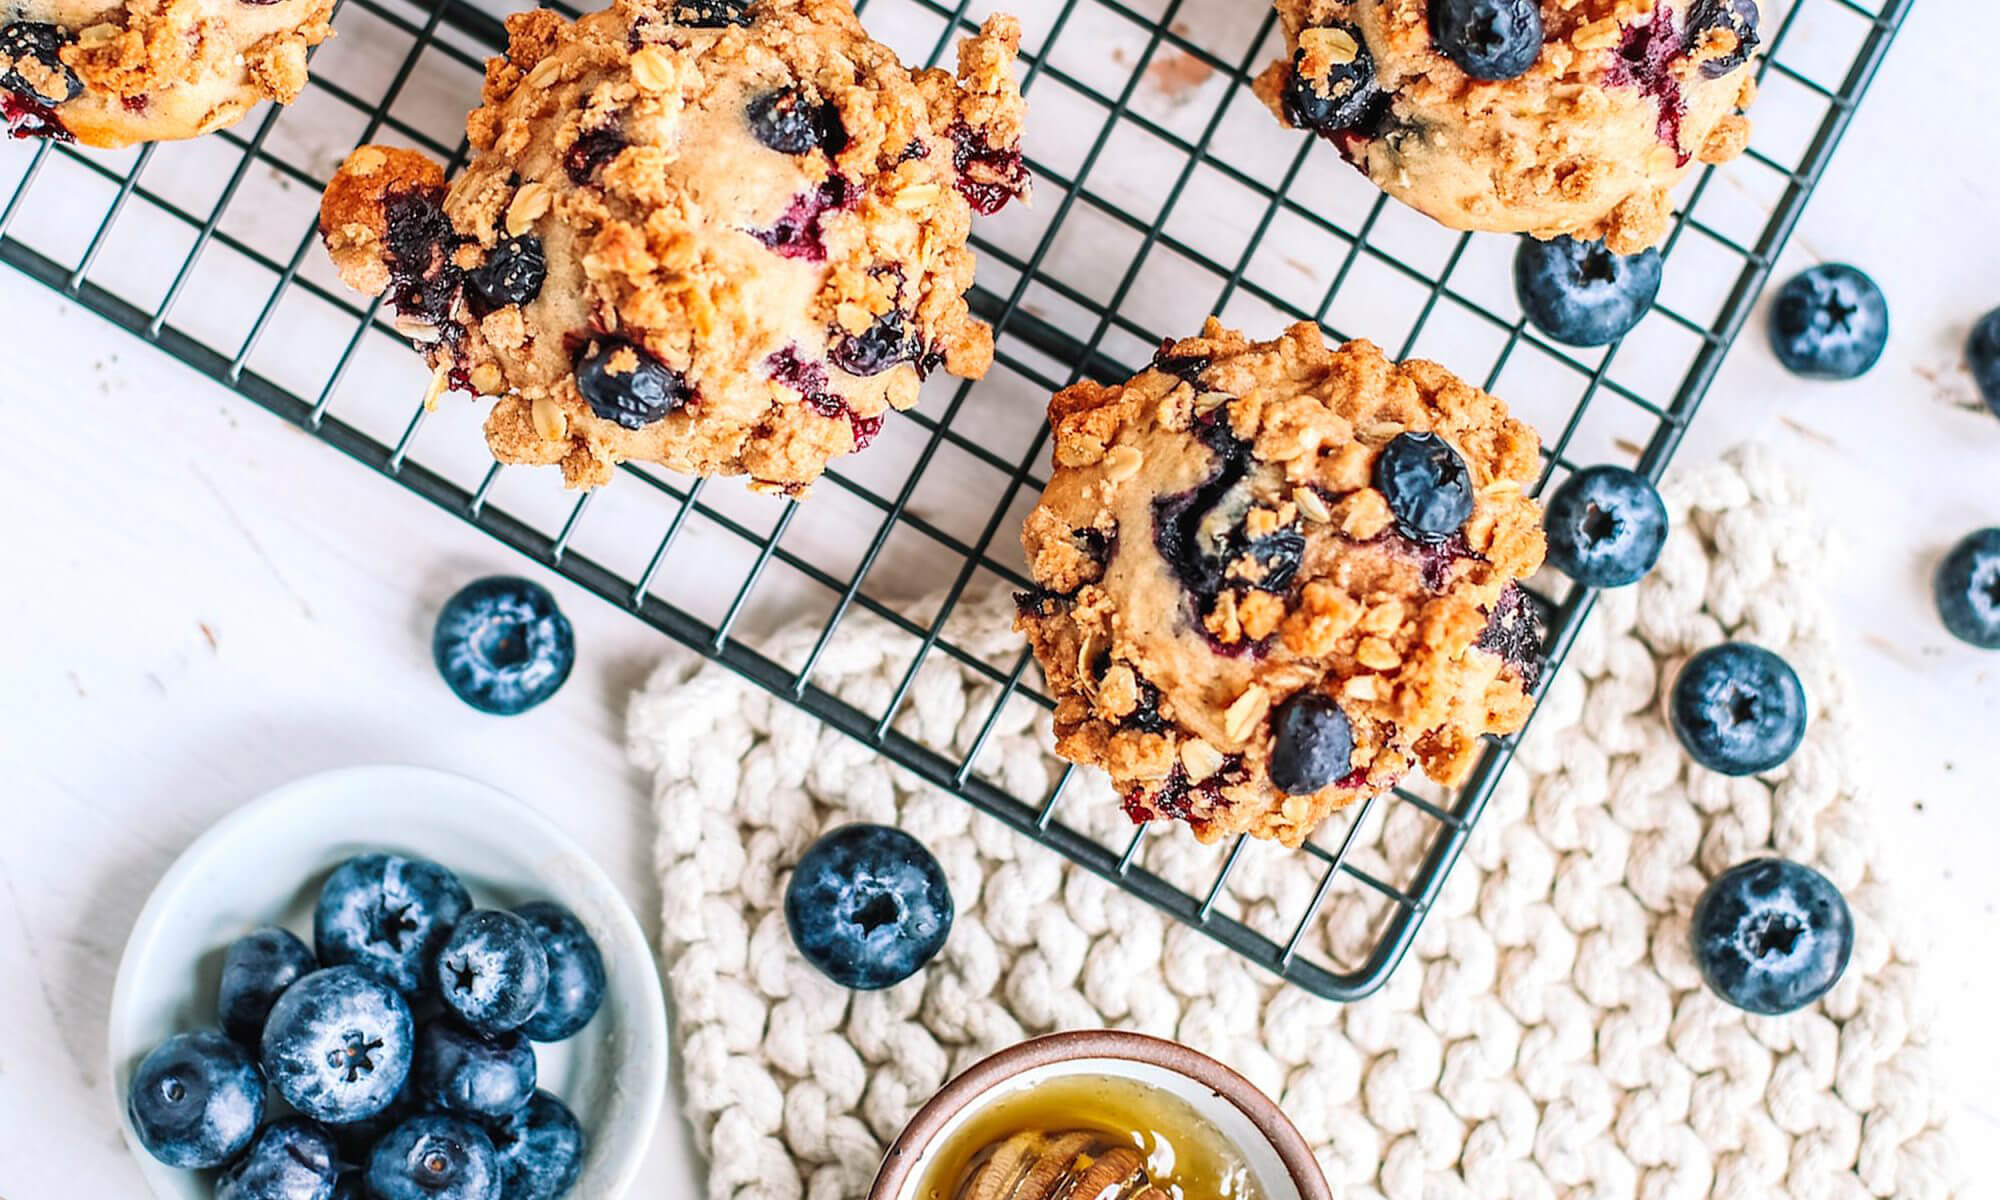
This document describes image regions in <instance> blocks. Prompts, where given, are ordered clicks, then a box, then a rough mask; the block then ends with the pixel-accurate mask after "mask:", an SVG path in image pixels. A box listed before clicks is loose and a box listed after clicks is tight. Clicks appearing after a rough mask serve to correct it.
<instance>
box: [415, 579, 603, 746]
mask: <svg viewBox="0 0 2000 1200" xmlns="http://www.w3.org/2000/svg"><path fill="white" fill-rule="evenodd" d="M431 658H432V659H433V660H434V661H435V662H436V663H437V669H438V673H439V674H441V675H443V676H444V682H445V685H446V686H447V687H449V688H451V690H452V694H453V695H455V696H457V697H458V698H459V699H460V700H463V701H465V702H466V703H467V704H470V705H471V706H472V707H474V708H476V709H478V710H479V711H480V712H483V713H491V714H492V715H494V716H496V717H512V716H518V715H519V714H521V713H524V712H526V711H528V710H529V709H531V708H533V707H535V706H536V705H537V704H540V703H541V702H542V701H544V700H547V699H548V698H549V697H550V696H553V695H555V694H556V692H557V691H558V690H559V689H561V687H562V685H563V684H564V683H565V682H567V681H568V679H569V672H570V668H571V667H573V666H575V665H576V636H575V634H574V632H573V631H572V630H571V628H570V623H569V618H568V617H565V616H564V615H563V613H562V610H561V609H559V608H557V607H556V598H555V597H554V596H551V595H550V594H549V590H548V589H547V588H545V587H543V586H542V585H541V584H539V583H535V582H532V581H530V580H526V579H521V578H518V577H516V576H512V575H492V576H488V577H487V578H485V579H477V580H474V581H473V582H471V583H468V584H466V585H465V586H464V587H463V588H460V589H459V590H458V592H457V594H455V595H454V596H452V598H451V599H449V600H447V601H445V603H444V607H443V608H441V609H439V610H438V619H437V628H436V629H435V630H434V631H433V632H432V634H431Z"/></svg>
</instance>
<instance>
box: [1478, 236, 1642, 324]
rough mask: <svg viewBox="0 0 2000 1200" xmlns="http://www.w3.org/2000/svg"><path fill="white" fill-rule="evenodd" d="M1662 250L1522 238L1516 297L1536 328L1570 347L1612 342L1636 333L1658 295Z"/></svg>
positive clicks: (1516, 257)
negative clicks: (1619, 250)
mask: <svg viewBox="0 0 2000 1200" xmlns="http://www.w3.org/2000/svg"><path fill="white" fill-rule="evenodd" d="M1660 280H1661V259H1660V252H1659V251H1658V250H1642V251H1640V252H1639V253H1637V254H1613V253H1611V251H1609V250H1607V249H1605V248H1604V243H1603V242H1581V241H1578V240H1577V239H1575V238H1573V237H1559V238H1554V239H1552V240H1550V241H1546V242H1544V241H1540V240H1538V239H1536V238H1532V237H1525V236H1524V237H1522V238H1521V241H1520V245H1519V246H1518V247H1517V248H1516V250H1515V252H1514V296H1515V298H1516V299H1517V300H1519V301H1520V302H1521V311H1522V312H1524V313H1526V314H1527V317H1528V320H1529V321H1530V322H1531V323H1533V325H1534V326H1535V328H1537V329H1539V330H1541V331H1542V332H1543V333H1545V334H1547V335H1548V336H1549V337H1551V338H1554V339H1555V340H1556V341H1558V342H1562V343H1564V344H1565V345H1569V346H1608V345H1610V344H1611V343H1612V342H1615V341H1617V340H1618V339H1619V338H1622V337H1624V336H1625V335H1626V334H1628V333H1630V332H1632V329H1633V328H1634V327H1635V326H1637V325H1638V324H1639V322H1640V321H1641V320H1642V319H1644V317H1645V315H1646V314H1647V313H1648V312H1650V311H1652V308H1653V301H1654V300H1655V299H1656V298H1657V297H1658V296H1659V294H1660Z"/></svg>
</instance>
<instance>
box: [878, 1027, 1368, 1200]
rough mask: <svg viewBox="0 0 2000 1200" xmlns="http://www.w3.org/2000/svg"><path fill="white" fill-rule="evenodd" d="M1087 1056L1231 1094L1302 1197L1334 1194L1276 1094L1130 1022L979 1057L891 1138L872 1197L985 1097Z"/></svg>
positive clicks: (903, 1178) (885, 1198) (886, 1192)
mask: <svg viewBox="0 0 2000 1200" xmlns="http://www.w3.org/2000/svg"><path fill="white" fill-rule="evenodd" d="M1084 1058H1118V1059H1124V1060H1126V1061H1128V1062H1139V1063H1147V1064H1149V1065H1152V1066H1156V1067H1163V1068H1165V1069H1167V1070H1169V1071H1173V1072H1175V1073H1177V1074H1180V1075H1183V1076H1186V1077H1187V1078H1189V1079H1192V1080H1194V1081H1195V1082H1197V1083H1200V1084H1202V1085H1204V1086H1206V1087H1208V1088H1209V1089H1211V1090H1212V1091H1213V1092H1214V1093H1215V1095H1216V1096H1218V1097H1220V1098H1221V1099H1224V1100H1227V1101H1229V1102H1230V1103H1231V1104H1232V1105H1234V1106H1235V1107H1236V1109H1237V1111H1239V1112H1241V1113H1242V1114H1243V1115H1244V1116H1245V1117H1247V1118H1248V1119H1249V1121H1250V1123H1251V1124H1253V1125H1255V1126H1256V1127H1257V1129H1258V1131H1259V1132H1261V1133H1262V1134H1263V1135H1264V1136H1265V1137H1266V1138H1268V1139H1270V1142H1271V1148H1272V1149H1273V1150H1275V1151H1276V1152H1277V1155H1278V1161H1279V1162H1281V1163H1283V1164H1284V1167H1285V1172H1286V1173H1287V1174H1288V1175H1290V1176H1291V1178H1292V1184H1293V1186H1294V1187H1296V1188H1298V1191H1299V1195H1300V1197H1301V1200H1332V1192H1331V1190H1330V1189H1329V1188H1328V1187H1327V1183H1326V1176H1325V1175H1324V1174H1323V1173H1322V1172H1321V1171H1320V1169H1319V1162H1318V1160H1316V1159H1315V1158H1313V1154H1312V1148H1311V1147H1310V1146H1308V1145H1306V1140H1305V1138H1304V1137H1302V1136H1301V1135H1300V1134H1299V1131H1298V1129H1297V1127H1296V1126H1294V1125H1293V1124H1292V1121H1291V1118H1289V1117H1287V1116H1286V1115H1285V1114H1284V1111H1283V1110H1282V1109H1280V1108H1279V1107H1278V1106H1277V1104H1276V1103H1275V1102H1274V1101H1272V1099H1271V1098H1270V1097H1269V1096H1266V1095H1265V1094H1264V1093H1263V1092H1260V1091H1258V1090H1257V1087H1256V1085H1254V1084H1252V1083H1251V1082H1250V1081H1249V1080H1247V1079H1245V1078H1243V1076H1241V1075H1239V1074H1237V1073H1236V1072H1235V1071H1233V1070H1231V1069H1230V1068H1228V1067H1227V1066H1224V1065H1223V1064H1222V1063H1220V1062H1217V1061H1216V1060H1215V1059H1213V1058H1210V1057H1209V1056H1208V1055H1206V1054H1203V1053H1201V1052H1200V1051H1199V1050H1191V1049H1189V1048H1188V1047H1186V1046H1183V1045H1181V1044H1180V1043H1178V1042H1170V1041H1167V1040H1166V1039H1164V1038H1157V1037H1153V1036H1152V1035H1150V1034H1144V1033H1132V1032H1129V1031H1126V1030H1122V1029H1084V1030H1075V1031H1071V1032H1068V1033H1049V1034H1043V1035H1042V1036H1041V1037H1036V1038H1030V1039H1028V1040H1027V1041H1025V1042H1020V1043H1017V1044H1015V1045H1013V1046H1009V1047H1007V1048H1006V1049H1005V1050H1002V1051H1000V1052H998V1053H997V1054H993V1055H989V1056H988V1057H986V1058H983V1059H981V1060H980V1061H978V1062H976V1063H974V1064H973V1065H972V1066H970V1067H968V1068H966V1069H965V1071H964V1072H962V1073H961V1074H959V1076H958V1077H957V1078H955V1079H953V1080H952V1081H951V1082H950V1083H947V1084H945V1085H944V1088H943V1090H941V1091H939V1092H938V1094H937V1095H935V1096H933V1097H931V1099H930V1101H929V1102H928V1103H927V1104H925V1105H924V1106H923V1107H922V1108H920V1109H918V1110H917V1115H916V1116H914V1117H911V1118H910V1122H909V1124H908V1125H905V1126H904V1127H903V1132H901V1133H900V1134H897V1135H896V1140H895V1141H894V1142H892V1143H890V1145H889V1150H888V1153H886V1154H885V1155H883V1157H882V1166H881V1169H880V1170H879V1171H878V1172H877V1173H876V1176H875V1182H874V1184H873V1185H872V1186H871V1187H870V1188H869V1189H868V1200H895V1197H896V1196H897V1194H898V1192H899V1191H900V1190H901V1189H902V1187H903V1185H904V1184H905V1183H907V1182H908V1181H909V1178H910V1172H911V1171H913V1170H915V1169H916V1165H917V1160H918V1159H919V1158H920V1157H922V1155H923V1151H924V1148H925V1147H927V1146H929V1145H930V1143H931V1141H932V1139H934V1138H935V1137H936V1136H937V1134H938V1131H939V1130H940V1129H942V1128H943V1127H944V1125H945V1123H946V1122H948V1121H950V1120H951V1119H952V1118H953V1117H954V1116H957V1115H958V1114H959V1113H960V1112H961V1111H963V1110H964V1109H965V1108H966V1106H968V1105H970V1104H971V1103H972V1102H973V1101H975V1100H977V1099H978V1098H979V1097H981V1096H984V1095H985V1094H987V1093H988V1092H990V1091H992V1090H993V1089H994V1088H996V1087H998V1086H1000V1085H1001V1084H1003V1083H1005V1082H1007V1081H1008V1080H1010V1079H1012V1078H1014V1077H1015V1076H1017V1075H1020V1074H1022V1073H1024V1072H1027V1071H1032V1070H1034V1069H1036V1068H1037V1067H1045V1066H1049V1065H1051V1064H1053V1063H1063V1062H1073V1061H1075V1060H1077V1059H1084Z"/></svg>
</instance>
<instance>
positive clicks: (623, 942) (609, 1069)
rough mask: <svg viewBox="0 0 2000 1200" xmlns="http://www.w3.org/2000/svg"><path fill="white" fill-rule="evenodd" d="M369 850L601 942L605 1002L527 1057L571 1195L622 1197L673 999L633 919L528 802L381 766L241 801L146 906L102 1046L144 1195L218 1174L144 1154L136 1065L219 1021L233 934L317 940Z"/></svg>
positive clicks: (178, 1193)
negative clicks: (349, 874) (562, 1108)
mask: <svg viewBox="0 0 2000 1200" xmlns="http://www.w3.org/2000/svg"><path fill="white" fill-rule="evenodd" d="M370 850H382V851H387V852H390V853H398V854H413V855H420V856H422V857H424V858H429V859H433V860H435V861H437V862H440V863H443V864H444V865H445V866H447V867H450V868H451V869H452V870H453V871H455V872H457V874H458V877H459V878H460V879H462V880H464V882H465V886H466V889H467V890H468V891H470V892H471V893H472V900H473V903H474V904H475V905H478V906H479V907H482V908H492V907H500V908H511V907H513V906H514V905H517V904H525V903H526V902H528V901H530V900H541V899H547V900H554V901H557V902H559V903H561V904H564V905H567V906H568V907H569V908H570V910H571V911H573V912H575V913H576V915H577V916H578V917H579V918H580V919H581V920H582V921H583V924H584V926H585V927H586V928H588V929H589V930H590V934H591V936H592V937H594V938H596V939H597V944H598V946H599V948H600V949H602V950H603V952H604V966H605V974H606V977H607V979H606V990H605V997H604V1006H603V1007H602V1008H600V1009H598V1011H597V1016H596V1017H595V1018H594V1019H593V1020H592V1021H591V1022H590V1024H589V1025H587V1026H585V1027H584V1029H583V1031H582V1032H581V1033H578V1034H577V1035H576V1036H575V1037H572V1038H570V1039H569V1040H568V1041H565V1042H559V1043H554V1044H548V1045H544V1044H537V1045H536V1047H535V1056H536V1059H537V1074H538V1077H539V1082H540V1086H542V1087H544V1088H546V1089H548V1090H549V1091H551V1092H553V1093H555V1094H556V1095H558V1096H560V1097H562V1099H563V1101H564V1103H566V1104H568V1105H569V1106H570V1108H571V1109H572V1110H573V1111H575V1113H576V1116H577V1119H578V1120H579V1121H580V1122H582V1124H583V1129H584V1134H585V1137H586V1138H587V1139H588V1146H587V1149H586V1154H585V1159H584V1165H583V1174H582V1176H581V1177H579V1178H578V1180H577V1183H576V1186H575V1187H574V1188H573V1189H572V1190H571V1192H570V1194H571V1195H572V1196H576V1197H589V1198H590V1200H600V1198H602V1200H616V1198H617V1197H620V1196H623V1195H624V1194H625V1191H626V1189H627V1188H628V1187H630V1186H631V1184H632V1182H633V1179H634V1177H635V1176H636V1175H637V1174H638V1171H639V1166H640V1162H641V1160H642V1159H643V1158H644V1156H645V1153H646V1147H647V1143H648V1142H650V1141H651V1140H652V1137H653V1130H654V1127H655V1126H656V1125H657V1124H658V1123H659V1115H660V1106H661V1104H662V1103H663V1102H664V1098H665V1095H666V1081H667V1022H666V1002H665V1000H664V999H663V998H662V996H661V994H660V976H659V971H658V969H657V968H656V967H655V966H654V962H653V954H652V950H651V949H650V947H649V946H648V945H647V942H646V937H645V934H644V933H643V932H642V931H641V930H640V928H639V923H638V921H637V920H635V919H634V918H633V916H632V910H631V909H630V908H629V907H628V906H627V905H626V903H625V900H624V897H622V896H620V895H619V894H618V889H617V888H615V887H613V886H612V883H611V880H610V879H609V878H607V877H606V876H605V874H604V872H603V871H602V870H601V869H600V868H599V867H598V866H597V864H596V863H594V862H592V861H590V859H589V858H588V857H586V856H585V855H584V853H583V851H582V850H581V849H580V848H579V847H578V846H577V845H576V843H574V842H572V841H571V840H570V839H569V838H568V837H567V836H566V835H565V834H563V833H562V831H561V830H559V829H557V828H556V827H555V826H554V825H553V824H551V823H550V822H549V821H548V819H547V818H545V817H543V816H542V815H541V814H540V813H538V812H536V811H535V810H534V809H532V808H529V807H528V806H527V805H525V804H522V803H521V802H520V801H518V800H516V799H514V798H513V797H511V796H509V795H507V794H506V793H504V792H501V791H498V790H496V789H494V788H491V787H488V786H487V785H485V784H483V783H475V782H473V781H472V780H470V779H464V778H461V777H460V776H457V775H449V774H446V773H444V772H442V771H431V770H425V769H422V768H417V767H386V766H385V767H353V768H349V769H347V770H343V771H332V772H328V773H327V774H324V775H314V776H312V777H310V778H307V779H301V780H298V781H297V782H294V783H290V784H287V785H285V786H284V787H281V788H279V789H277V790H276V791H274V792H271V793H268V794H267V795H264V796H262V797H260V798H258V799H256V800H253V801H251V802H250V803H248V804H246V805H244V806H243V807H242V808H239V809H237V810H236V811H235V812H233V813H231V814H230V815H229V816H227V817H225V818H223V820H222V821H220V822H219V823H217V824H216V825H215V827H214V828H212V829H210V830H209V831H208V832H207V833H204V834H203V835H202V836H201V837H200V838H198V839H196V841H195V843H194V844H193V845H192V846H189V847H188V848H187V852H186V853H184V854H182V855H181V856H180V859H179V860H178V861H176V862H175V863H174V865H173V867H172V868H171V869H170V870H168V871H167V873H166V875H165V876H164V877H163V878H162V879H161V880H160V882H159V884H158V885H157V886H156V887H155V888H154V889H153V894H152V896H151V898H149V899H148V900H147V901H146V907H145V909H144V911H142V912H141V913H140V914H139V921H138V924H136V925H135V926H133V928H132V936H131V939H130V940H129V941H127V942H126V944H125V957H124V958H123V959H122V960H121V961H120V962H119V964H118V982H117V985H116V987H115V988H114V990H113V991H112V995H111V1022H110V1024H111V1028H110V1042H111V1078H112V1080H113V1085H114V1086H113V1092H114V1094H115V1095H116V1097H117V1098H118V1106H119V1125H120V1128H122V1129H123V1130H124V1131H125V1142H126V1145H128V1146H129V1147H131V1150H132V1154H133V1156H134V1157H136V1158H137V1159H138V1160H139V1164H140V1171H141V1173H143V1174H144V1175H145V1177H146V1182H147V1183H148V1184H149V1185H150V1186H151V1187H152V1190H153V1194H154V1195H155V1196H158V1197H162V1198H164V1200H208V1198H209V1197H210V1195H211V1194H212V1190H213V1186H212V1181H211V1176H212V1172H195V1171H182V1170H176V1169H175V1168H172V1167H168V1166H165V1165H163V1164H161V1163H159V1162H157V1161H155V1160H154V1159H153V1158H152V1156H150V1155H148V1154H147V1153H146V1151H145V1150H144V1149H143V1148H142V1147H141V1146H140V1145H139V1142H138V1138H137V1135H136V1134H135V1133H134V1132H133V1131H132V1127H131V1122H130V1121H129V1120H128V1119H126V1117H125V1115H124V1108H125V1105H124V1097H125V1093H126V1089H127V1087H128V1085H129V1084H130V1082H131V1078H132V1072H133V1070H134V1069H135V1068H136V1067H137V1066H138V1065H139V1060H140V1059H142V1058H144V1057H145V1056H146V1054H147V1053H148V1052H149V1051H151V1050H152V1048H153V1047H154V1046H156V1045H158V1044H159V1043H160V1042H162V1041H164V1040H165V1039H166V1038H167V1037H169V1036H170V1035H172V1034H174V1033H178V1032H180V1031H182V1030H186V1029H199V1028H204V1027H206V1028H214V1027H215V1024H216V1014H215V989H216V984H217V981H218V979H219V977H220V975H221V972H222V955H223V951H224V949H226V948H227V947H228V945H229V943H230V942H231V941H233V940H234V939H235V938H237V937H239V936H241V935H242V934H243V933H245V932H247V931H249V930H251V929H253V928H255V927H256V926H258V925H264V924H270V923H276V924H279V925H283V926H284V927H286V928H287V929H290V930H291V931H292V932H294V933H296V934H298V935H299V936H301V937H303V938H304V939H305V940H306V943H307V944H308V945H310V944H311V943H312V909H313V902H314V901H315V900H316V899H317V898H318V896H319V889H320V884H321V883H323V882H324V881H325V879H326V877H327V875H328V874H329V873H331V872H332V870H333V868H334V867H335V866H337V865H339V864H340V863H341V862H342V861H343V860H345V859H347V858H349V857H351V856H352V855H355V854H360V853H363V852H365V851H370ZM273 1099H274V1100H275V1099H276V1095H275V1093H273Z"/></svg>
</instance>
